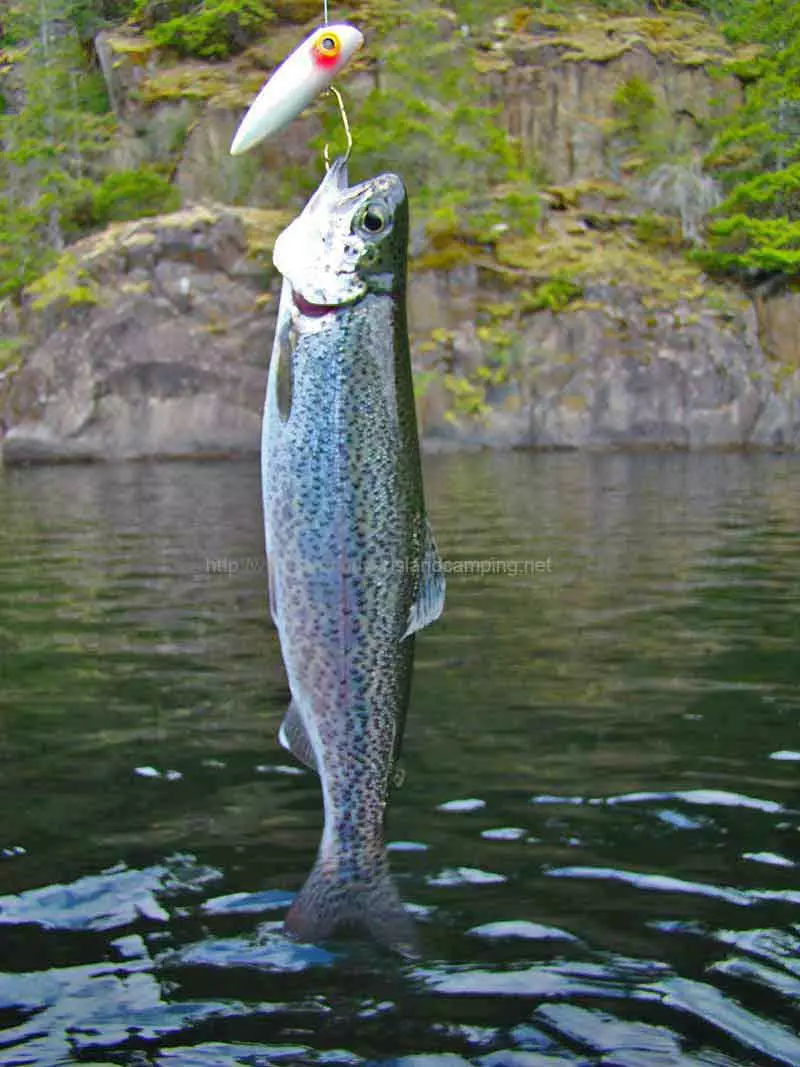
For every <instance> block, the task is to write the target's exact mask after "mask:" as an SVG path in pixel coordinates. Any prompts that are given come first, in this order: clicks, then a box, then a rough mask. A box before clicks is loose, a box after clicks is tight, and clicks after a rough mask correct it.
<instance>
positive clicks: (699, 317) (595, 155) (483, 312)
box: [0, 16, 800, 463]
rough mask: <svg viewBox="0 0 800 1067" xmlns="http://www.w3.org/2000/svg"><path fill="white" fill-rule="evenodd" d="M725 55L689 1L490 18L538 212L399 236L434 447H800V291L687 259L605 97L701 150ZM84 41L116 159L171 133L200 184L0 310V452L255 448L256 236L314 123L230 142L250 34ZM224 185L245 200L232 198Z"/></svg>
mask: <svg viewBox="0 0 800 1067" xmlns="http://www.w3.org/2000/svg"><path fill="white" fill-rule="evenodd" d="M673 22H674V20H673ZM294 36H295V37H296V36H297V34H296V33H295V34H294ZM290 43H291V42H290V41H289V40H288V39H287V40H286V41H284V40H283V39H280V40H277V41H273V42H272V43H271V45H270V47H271V48H272V49H273V50H275V49H277V50H278V52H279V53H280V54H283V53H284V52H285V51H287V50H288V47H289V45H290ZM724 51H725V46H724V44H723V43H722V42H721V41H720V40H719V38H718V37H716V35H714V34H713V33H712V31H710V30H708V28H707V27H705V26H704V24H702V23H700V22H699V21H698V20H688V21H683V22H679V23H678V24H677V29H676V27H675V25H671V27H670V30H669V33H667V32H666V31H665V29H664V27H663V25H661V24H660V20H658V19H649V20H648V19H641V18H640V19H628V20H625V19H616V20H603V19H601V18H599V17H598V18H595V19H593V20H591V21H588V22H586V24H585V25H570V26H566V25H565V24H564V21H563V20H559V19H555V18H554V19H548V18H546V17H544V16H542V17H541V18H540V19H539V20H538V21H535V22H529V23H527V24H526V25H525V27H524V32H522V31H520V30H519V28H517V29H515V28H514V27H513V26H512V27H509V25H508V24H507V23H506V22H505V21H503V20H499V21H498V23H496V24H495V27H494V31H493V34H492V35H491V37H490V38H489V39H487V41H486V43H485V50H484V63H485V69H486V76H487V84H488V85H490V87H491V92H492V93H494V94H495V95H496V98H497V99H498V100H499V101H501V102H502V105H503V113H504V116H505V118H504V121H505V122H506V123H507V125H508V128H509V129H510V130H511V131H512V132H513V133H515V134H516V135H517V136H518V138H519V141H520V144H521V149H522V152H523V153H524V154H525V155H526V156H527V157H528V159H529V160H539V161H540V163H541V171H542V178H541V180H542V184H543V186H544V187H545V192H544V194H543V203H544V205H545V210H544V212H543V215H542V218H541V220H540V223H539V225H538V228H537V230H536V232H535V233H534V234H532V235H530V236H527V237H522V236H519V235H515V233H514V232H513V228H511V229H509V230H505V231H504V230H503V228H502V227H501V228H500V229H498V231H497V233H496V234H495V235H494V236H493V237H491V239H487V240H485V241H484V242H482V243H479V244H475V243H474V242H472V243H470V242H465V241H464V240H462V239H461V238H460V237H459V235H457V234H448V233H444V234H442V233H440V234H438V235H436V234H435V235H433V237H430V236H429V237H427V238H426V237H423V238H422V239H417V240H416V241H415V248H414V252H415V258H414V261H413V263H412V280H411V290H410V308H411V325H412V348H413V354H414V362H415V374H416V380H417V394H418V404H419V414H420V422H421V427H422V431H423V435H424V439H425V442H426V443H427V444H428V445H429V446H430V447H440V448H452V447H464V446H475V447H477V446H483V445H488V446H492V447H547V448H575V447H597V448H606V447H614V448H628V447H635V448H642V447H660V448H665V447H668V448H731V447H759V448H797V447H800V299H799V298H798V296H797V295H796V294H791V293H777V294H771V295H769V296H768V295H765V294H761V295H757V296H756V297H755V298H753V299H751V297H750V296H748V295H746V294H744V293H742V292H740V291H738V290H736V289H734V288H732V287H731V288H724V287H721V286H718V285H714V284H712V283H711V282H710V281H709V280H708V279H707V278H705V277H704V276H703V275H702V273H701V272H700V271H699V269H697V268H696V267H694V266H693V265H692V263H691V262H690V261H689V260H688V259H687V255H686V247H685V244H684V245H682V242H681V239H680V232H679V223H678V221H677V220H676V221H675V223H674V224H672V223H670V222H669V219H668V218H665V217H661V218H660V221H658V223H657V224H654V223H653V219H652V217H651V214H650V209H649V207H648V204H647V202H646V200H645V198H644V197H643V195H642V190H641V182H640V179H639V177H638V169H637V159H636V149H637V145H636V141H635V138H631V136H630V123H629V122H628V123H627V124H626V121H625V116H624V115H623V116H622V119H621V117H620V107H621V102H622V104H623V105H624V103H625V99H626V98H625V91H626V90H627V89H629V88H630V87H631V86H633V87H634V88H636V87H637V86H638V87H641V86H643V85H644V86H646V87H647V91H648V93H649V96H648V100H649V101H650V103H649V105H648V106H650V107H651V109H653V108H654V109H655V111H654V112H653V114H654V115H655V119H656V121H657V122H658V123H659V124H660V125H659V135H660V136H663V137H665V138H667V139H668V140H669V142H670V143H673V142H674V143H675V144H676V145H678V144H680V145H681V146H682V148H683V149H684V150H686V148H687V146H688V148H689V149H691V148H692V146H694V145H697V146H700V145H701V144H702V138H703V136H707V134H705V133H704V130H705V123H706V122H707V120H708V119H709V118H710V117H711V115H712V113H713V111H714V109H715V108H719V107H724V106H727V107H730V106H735V104H736V101H737V99H738V93H739V86H738V83H737V82H736V81H735V79H733V78H729V79H728V80H727V81H723V82H722V83H720V82H719V81H718V80H715V81H712V79H711V78H710V75H709V73H708V72H707V70H706V66H705V65H706V64H707V63H708V62H709V61H710V60H711V59H714V58H715V57H718V56H719V55H723V54H724ZM98 53H99V55H100V57H101V60H102V63H103V68H104V70H105V71H106V73H107V78H108V81H109V85H110V88H111V92H112V98H113V100H114V102H115V106H116V107H117V109H118V111H119V114H120V115H121V116H122V119H123V122H124V123H125V128H126V129H127V130H128V135H127V136H126V137H123V138H121V139H120V142H119V145H118V149H117V151H118V152H119V154H120V157H121V158H122V159H124V160H129V161H133V162H135V161H137V160H141V159H143V158H146V154H147V152H148V151H151V150H152V146H153V144H154V143H158V141H159V138H161V139H169V138H174V137H175V136H178V135H180V136H182V137H183V149H182V152H181V155H180V160H179V164H178V166H177V169H176V176H175V177H176V181H177V183H178V184H179V185H180V186H181V188H182V190H183V192H184V196H185V198H186V199H188V200H190V201H191V200H201V201H203V202H202V203H201V204H198V205H196V206H189V207H187V208H186V209H185V210H183V211H181V212H178V213H176V214H174V215H169V216H163V217H161V218H156V219H149V220H142V221H139V222H135V223H125V224H117V225H114V226H112V227H110V228H109V229H108V230H107V231H105V232H104V233H102V234H100V235H97V236H95V237H92V238H88V239H85V240H84V241H82V242H80V243H79V244H77V245H74V246H73V247H72V248H71V249H69V251H68V254H67V255H66V256H65V257H64V259H63V260H62V262H61V263H60V264H59V266H58V267H57V269H56V270H54V271H53V272H51V273H50V274H49V275H47V276H46V277H45V278H43V279H41V280H40V282H38V283H37V284H36V285H35V286H33V287H31V289H30V290H29V291H28V292H27V293H26V294H25V297H24V300H23V302H22V305H21V307H19V308H16V309H12V308H10V307H6V308H5V310H4V311H3V316H4V319H3V327H4V333H5V335H6V336H7V337H17V338H19V339H20V344H21V346H22V351H23V358H22V359H21V360H20V362H19V365H18V366H13V367H11V368H9V369H7V370H6V371H5V372H2V371H0V413H1V417H2V426H3V428H4V430H5V439H4V442H3V456H4V459H5V461H6V462H9V463H13V462H24V461H37V460H40V461H41V460H55V459H104V458H105V459H117V458H131V457H143V456H152V455H169V456H175V455H182V456H186V455H212V454H220V453H231V452H242V451H252V450H255V449H256V448H257V446H258V435H259V425H260V409H261V404H262V400H263V392H264V384H265V375H266V366H267V362H268V353H269V349H270V347H271V338H272V329H273V325H274V311H275V305H276V301H277V278H276V277H275V274H274V270H273V268H272V265H271V256H270V253H271V246H272V242H273V240H274V237H275V235H276V233H277V232H278V230H279V229H280V227H281V226H282V225H283V224H284V222H285V221H286V219H287V213H286V205H287V201H288V200H289V199H292V197H291V195H288V194H287V192H286V183H287V175H288V176H289V177H290V176H291V174H292V168H296V167H302V168H305V169H306V170H308V169H309V168H311V169H313V171H314V172H315V173H316V172H317V171H318V170H319V165H318V161H316V160H314V159H313V158H312V157H311V155H310V153H309V148H308V138H309V134H310V132H311V131H312V130H313V129H315V128H316V123H317V119H316V117H315V115H314V114H313V113H312V114H311V115H310V116H307V117H304V118H303V119H302V120H299V121H298V122H296V123H295V124H294V125H293V127H291V128H290V130H288V131H287V132H286V135H285V136H284V137H283V138H282V139H281V141H280V144H278V142H277V141H276V142H274V143H270V144H268V145H267V146H266V147H265V149H264V151H263V153H262V155H260V156H255V157H253V158H248V157H245V159H244V160H243V161H241V160H240V161H235V160H231V158H230V157H229V156H228V154H227V149H228V145H229V142H230V136H231V133H232V130H233V128H234V126H235V123H236V120H237V116H238V115H239V113H240V110H241V107H242V106H244V104H245V103H246V102H247V101H248V100H249V99H250V98H251V97H252V94H253V92H254V91H255V90H256V89H257V88H258V85H259V84H260V83H261V81H262V80H263V77H264V71H265V69H268V68H269V67H270V65H271V63H273V62H274V61H275V57H272V56H271V54H270V53H269V50H268V49H266V46H265V48H264V49H261V50H258V49H256V50H251V51H250V53H248V55H247V56H246V57H244V58H242V59H240V60H238V61H236V62H235V63H233V64H230V65H227V66H225V65H211V64H200V63H183V64H178V65H173V66H171V67H165V65H164V63H163V58H162V57H159V56H158V55H157V54H156V53H155V52H154V50H153V49H152V48H150V47H149V46H147V45H145V44H143V43H142V42H141V41H140V40H135V39H131V38H126V37H122V36H120V35H106V36H104V37H102V38H101V39H100V41H99V42H98ZM358 77H361V78H362V79H364V78H367V77H368V75H367V73H365V72H362V74H361V75H358ZM620 87H622V90H621V88H620ZM662 127H663V128H662ZM137 131H138V132H137ZM242 199H246V200H247V202H248V203H251V204H259V205H261V206H260V207H248V208H245V207H241V206H233V205H232V204H231V201H236V200H242ZM220 201H227V203H222V202H220ZM275 203H280V204H281V205H282V210H274V209H271V208H269V207H268V206H267V205H269V204H273V205H274V204H275ZM290 214H291V212H290ZM676 227H677V228H678V233H677V236H676Z"/></svg>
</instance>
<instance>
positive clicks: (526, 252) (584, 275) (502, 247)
mask: <svg viewBox="0 0 800 1067" xmlns="http://www.w3.org/2000/svg"><path fill="white" fill-rule="evenodd" d="M496 254H497V260H498V263H499V264H500V265H503V266H507V267H510V268H513V269H514V270H516V271H523V272H525V273H526V274H528V276H529V277H531V278H534V279H541V280H542V281H545V282H547V281H550V280H552V279H561V280H562V281H563V282H567V283H571V284H572V285H574V286H576V287H580V286H582V285H583V284H584V283H586V282H592V281H602V282H607V283H612V284H617V285H626V286H630V287H632V288H636V289H638V290H640V291H642V292H643V293H644V294H645V298H646V299H647V298H649V299H650V300H652V301H653V304H654V306H663V305H664V304H669V303H671V302H674V301H677V300H680V299H693V298H695V297H698V296H700V295H702V293H703V291H704V279H703V275H702V273H701V271H700V269H699V268H698V266H697V265H695V264H693V263H690V262H688V261H687V260H686V259H685V258H684V257H683V256H680V255H673V254H669V253H663V254H658V255H657V254H655V253H654V252H653V251H651V250H649V249H647V248H645V247H643V246H641V245H638V244H634V243H632V242H631V241H630V238H628V237H626V236H625V235H624V234H623V233H620V232H617V231H610V232H594V233H591V234H583V235H581V236H577V235H572V234H565V233H561V234H559V233H553V232H549V233H545V234H543V235H540V236H536V237H522V238H521V237H515V236H508V237H506V238H504V239H503V240H501V241H499V242H498V245H497V251H496Z"/></svg>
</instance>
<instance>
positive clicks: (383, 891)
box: [285, 859, 419, 956]
mask: <svg viewBox="0 0 800 1067" xmlns="http://www.w3.org/2000/svg"><path fill="white" fill-rule="evenodd" d="M285 926H286V929H287V930H288V931H289V932H290V933H292V934H294V935H295V936H296V937H298V938H299V939H300V940H301V941H320V940H322V939H323V938H326V937H330V936H331V935H332V934H333V933H335V932H336V931H337V930H338V929H340V928H341V927H351V928H352V927H362V928H365V929H366V930H367V931H368V932H369V933H370V934H371V936H372V937H374V938H375V940H376V941H378V942H380V944H382V945H385V946H386V947H387V948H391V949H394V950H395V951H396V952H399V953H400V954H401V955H403V956H418V955H419V948H418V944H417V934H416V929H415V926H414V921H413V919H412V918H411V916H410V915H409V913H408V912H407V911H406V909H405V908H404V907H403V902H402V901H401V899H400V896H399V894H398V892H397V889H396V888H395V884H394V882H393V881H392V876H391V874H390V873H389V868H388V866H387V864H386V863H382V864H381V865H380V866H379V867H377V868H376V870H375V873H374V875H372V876H370V878H369V879H368V880H365V881H352V880H348V879H346V878H345V877H344V876H343V874H342V872H341V871H340V870H337V869H336V868H334V867H331V866H330V865H328V864H325V863H323V862H321V861H320V860H319V859H317V862H316V863H315V864H314V867H313V869H312V871H311V874H309V876H308V878H307V880H306V882H305V885H303V887H302V889H301V890H300V892H299V893H298V894H297V896H296V897H295V899H294V903H293V904H292V906H291V908H290V909H289V911H288V913H287V915H286V919H285Z"/></svg>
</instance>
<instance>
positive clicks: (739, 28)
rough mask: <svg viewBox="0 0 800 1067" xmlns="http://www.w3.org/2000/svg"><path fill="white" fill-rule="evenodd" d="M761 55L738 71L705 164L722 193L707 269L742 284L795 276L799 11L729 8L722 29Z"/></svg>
mask: <svg viewBox="0 0 800 1067" xmlns="http://www.w3.org/2000/svg"><path fill="white" fill-rule="evenodd" d="M728 33H729V35H730V36H731V37H732V38H733V39H734V40H736V41H738V42H755V43H757V44H760V45H761V51H760V53H759V54H758V55H756V56H755V57H754V58H753V59H751V60H748V61H747V62H746V63H745V64H740V65H739V67H738V70H739V74H740V75H741V76H742V77H743V79H744V80H745V104H744V107H743V108H742V109H741V110H740V111H739V112H737V113H736V114H735V115H734V116H733V117H732V119H731V120H730V121H729V123H728V125H727V128H726V129H725V130H724V131H723V132H722V134H721V136H720V137H719V140H718V143H717V146H716V148H715V151H714V152H713V153H712V155H711V157H710V160H709V163H710V164H711V165H712V166H715V167H716V169H717V171H718V173H719V176H720V178H721V180H722V182H723V184H724V186H725V188H726V191H727V193H728V196H727V197H726V199H725V200H724V201H723V203H722V204H721V205H720V207H719V210H718V212H717V215H718V218H717V221H716V222H714V223H713V224H712V226H711V228H710V238H711V240H710V249H709V250H708V251H706V252H701V253H699V256H700V259H701V262H703V264H704V265H705V266H706V267H707V268H708V269H709V270H715V271H718V272H721V273H725V274H733V275H735V276H738V277H740V278H742V279H743V280H745V281H750V282H761V281H762V280H764V279H765V277H769V276H775V275H778V276H783V277H787V278H796V277H798V276H800V212H799V210H798V209H799V208H800V195H799V194H798V189H799V188H800V7H798V5H797V4H787V3H785V2H784V0H752V2H751V3H748V4H746V5H742V4H739V5H737V8H736V11H735V13H734V15H733V17H732V18H731V20H730V22H729V24H728Z"/></svg>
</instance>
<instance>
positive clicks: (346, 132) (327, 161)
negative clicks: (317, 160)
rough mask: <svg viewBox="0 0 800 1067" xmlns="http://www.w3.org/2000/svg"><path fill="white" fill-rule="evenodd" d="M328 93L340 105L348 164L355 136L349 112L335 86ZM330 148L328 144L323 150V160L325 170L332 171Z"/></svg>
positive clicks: (330, 87)
mask: <svg viewBox="0 0 800 1067" xmlns="http://www.w3.org/2000/svg"><path fill="white" fill-rule="evenodd" d="M328 92H329V93H332V94H333V95H334V96H335V97H336V103H337V104H338V105H339V114H340V115H341V117H342V125H343V126H344V135H345V137H346V138H347V148H346V150H345V153H344V161H345V163H346V162H347V161H348V160H349V159H350V153H351V152H352V151H353V135H352V133H351V132H350V122H349V120H348V118H347V112H346V111H345V107H344V100H342V94H341V93H340V92H339V90H338V89H337V88H336V86H335V85H331V86H329V87H328ZM328 148H329V146H328V144H327V143H326V145H325V147H324V148H323V150H322V158H323V159H324V160H325V170H330V168H331V161H330V154H329V151H328Z"/></svg>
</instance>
